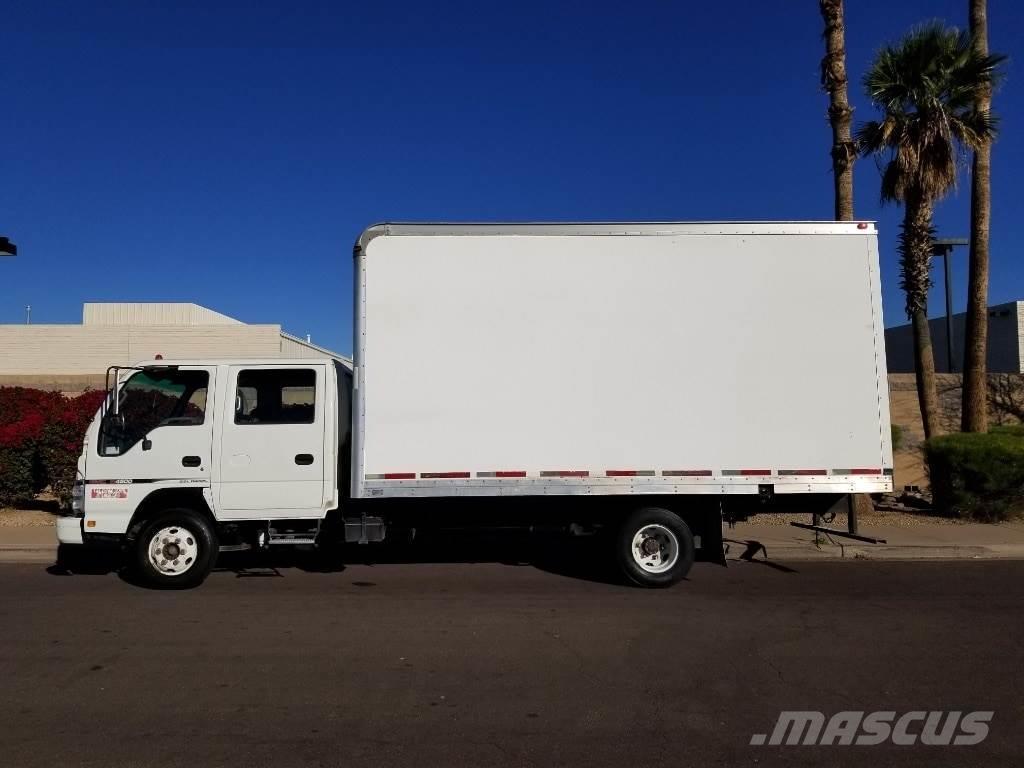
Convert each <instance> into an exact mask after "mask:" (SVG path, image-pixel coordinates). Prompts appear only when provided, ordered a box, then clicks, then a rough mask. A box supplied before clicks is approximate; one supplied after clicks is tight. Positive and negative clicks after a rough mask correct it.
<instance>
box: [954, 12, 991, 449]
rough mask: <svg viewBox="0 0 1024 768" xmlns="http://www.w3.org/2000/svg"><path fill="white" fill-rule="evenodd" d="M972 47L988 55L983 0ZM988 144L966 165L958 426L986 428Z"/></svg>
mask: <svg viewBox="0 0 1024 768" xmlns="http://www.w3.org/2000/svg"><path fill="white" fill-rule="evenodd" d="M968 3H969V5H970V8H969V11H970V31H971V39H972V41H973V43H974V51H975V53H976V54H977V55H978V56H980V57H986V56H988V14H987V8H986V5H987V3H986V0H968ZM974 103H975V110H976V111H978V112H981V113H983V114H990V110H991V108H992V85H991V83H982V84H981V86H980V87H979V88H978V90H977V93H976V94H975V99H974ZM991 160H992V143H991V141H988V140H985V141H982V142H981V145H980V146H979V147H978V148H977V149H975V150H974V161H973V163H972V167H971V250H970V255H969V257H968V278H967V322H966V328H965V329H964V340H965V344H964V391H963V409H962V411H961V414H962V416H961V421H960V428H961V429H962V430H963V431H964V432H987V431H988V387H987V381H986V379H987V377H986V376H985V356H986V351H987V349H988V232H989V216H990V214H991V209H992V200H991V194H992V190H991V182H990V163H991Z"/></svg>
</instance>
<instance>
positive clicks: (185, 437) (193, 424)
mask: <svg viewBox="0 0 1024 768" xmlns="http://www.w3.org/2000/svg"><path fill="white" fill-rule="evenodd" d="M216 371H217V369H216V368H214V367H209V368H207V367H204V366H192V365H187V366H186V365H183V366H167V367H160V366H152V367H148V368H145V369H143V370H138V371H135V372H134V373H132V374H131V375H130V376H129V377H128V379H127V380H126V381H125V382H124V383H123V384H122V385H121V389H120V393H119V408H118V413H117V414H115V413H114V409H113V408H112V407H108V409H107V412H106V414H105V415H104V418H103V421H102V422H101V425H100V430H99V436H98V440H97V446H96V453H97V454H98V455H92V456H90V457H89V474H90V476H91V478H103V479H104V480H107V481H108V482H110V483H121V484H124V485H135V484H138V485H140V486H141V488H142V489H145V490H146V491H149V490H152V489H153V488H154V486H159V485H167V484H170V485H175V484H180V483H185V482H187V483H195V484H200V485H202V484H206V483H208V482H209V480H210V474H211V473H210V457H211V444H212V442H213V441H212V436H213V421H214V419H213V418H212V416H213V411H212V410H211V409H212V408H213V406H214V403H213V402H212V400H213V398H212V397H210V393H212V392H214V391H215V390H214V379H215V375H216ZM93 482H94V483H101V484H102V482H103V480H93ZM139 493H142V491H141V490H140V491H139ZM103 498H108V497H103ZM114 498H119V497H118V496H114ZM139 499H141V496H140V497H139ZM139 499H136V503H137V501H138V500H139ZM95 506H96V504H94V507H95Z"/></svg>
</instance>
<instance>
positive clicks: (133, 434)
mask: <svg viewBox="0 0 1024 768" xmlns="http://www.w3.org/2000/svg"><path fill="white" fill-rule="evenodd" d="M209 380H210V374H209V373H207V372H206V371H182V370H175V369H172V368H165V369H152V370H143V371H138V372H136V373H133V374H132V375H131V377H129V379H128V381H126V382H125V383H124V384H123V385H121V391H120V394H119V397H118V413H117V414H114V412H113V409H112V408H108V409H107V412H106V413H105V414H104V416H103V421H102V423H101V428H100V439H99V452H100V455H102V456H118V455H120V454H122V453H124V452H125V451H127V450H129V449H130V448H131V447H132V446H134V445H135V444H136V443H138V442H139V441H140V440H142V439H143V438H145V437H146V436H147V435H148V434H149V433H150V432H151V431H152V430H154V429H156V428H157V427H188V426H195V425H197V424H202V423H203V421H204V419H205V417H206V391H207V386H208V384H209Z"/></svg>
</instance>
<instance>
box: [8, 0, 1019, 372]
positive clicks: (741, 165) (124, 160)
mask: <svg viewBox="0 0 1024 768" xmlns="http://www.w3.org/2000/svg"><path fill="white" fill-rule="evenodd" d="M966 7H967V0H958V1H957V2H951V1H950V2H939V1H934V2H926V1H925V0H904V1H903V2H898V3H894V2H892V0H884V1H883V0H858V1H857V2H853V1H851V2H849V3H848V8H847V27H848V32H847V47H848V54H849V55H848V67H849V71H850V74H851V79H852V86H853V87H852V92H851V97H852V99H853V100H854V102H855V106H856V108H857V109H856V113H855V119H856V120H858V121H861V120H866V119H869V118H870V117H871V116H872V112H871V110H870V107H869V106H868V105H867V103H866V101H865V99H864V97H863V95H862V93H861V88H860V82H859V80H860V75H861V74H862V73H863V71H864V69H865V68H866V66H867V63H868V62H869V61H870V59H871V56H872V54H873V53H874V52H875V51H876V50H877V48H878V46H879V45H881V44H882V43H883V42H884V41H886V40H891V39H895V38H897V37H899V36H900V35H901V34H902V33H903V32H904V31H905V30H906V29H908V28H909V27H910V26H911V25H912V24H914V23H916V22H918V21H921V20H924V19H929V18H941V19H945V20H946V21H948V22H949V23H952V24H958V25H961V26H965V25H966V17H965V13H966ZM2 9H3V10H2V18H3V19H4V22H3V46H4V63H3V65H2V69H0V97H2V101H0V103H2V104H3V119H2V120H0V234H3V235H7V236H9V237H10V238H11V239H12V240H14V241H15V242H16V243H17V244H18V246H19V248H20V250H21V255H19V256H18V257H17V258H16V259H13V260H11V259H6V260H3V261H0V322H22V321H23V319H24V306H25V305H26V304H31V305H32V307H33V321H34V322H77V321H79V319H80V315H81V304H82V302H84V301H195V302H197V303H200V304H203V305H206V306H209V307H211V308H213V309H216V310H218V311H221V312H224V313H226V314H229V315H232V316H234V317H238V318H239V319H242V320H245V321H247V322H279V323H281V324H282V325H283V326H284V328H285V330H288V331H290V332H292V333H295V334H302V335H304V334H306V333H310V334H312V336H313V340H314V341H317V342H319V343H321V344H324V345H326V346H329V347H331V348H334V349H336V350H339V351H342V352H348V351H350V350H351V338H350V337H351V274H350V270H351V245H352V242H353V241H354V239H355V238H356V236H357V235H358V234H359V232H360V231H361V230H362V229H363V227H365V226H366V225H368V224H370V223H373V222H377V221H381V220H616V219H638V220H643V219H652V220H674V219H678V220H701V219H827V218H830V217H831V215H832V180H831V176H830V166H829V159H828V147H829V142H830V133H829V127H828V124H827V121H826V115H825V111H826V107H827V97H826V95H825V94H824V93H822V92H821V91H820V89H819V86H818V61H819V59H820V57H821V55H822V51H823V44H822V41H821V20H820V17H819V15H818V10H817V3H816V2H813V1H812V0H807V2H804V3H795V2H792V3H791V2H786V3H764V2H753V1H752V0H751V1H749V2H747V3H682V2H634V3H628V4H626V3H614V4H613V3H604V2H581V3H575V2H572V3H570V2H539V3H535V2H530V1H527V0H519V1H518V2H516V3H509V4H505V5H501V4H491V3H480V2H473V3H469V2H466V3H451V2H443V1H442V2H437V3H425V2H420V3H403V2H378V3H351V4H349V3H343V2H323V3H320V2H305V1H303V0H292V2H288V3H283V2H281V3H270V2H264V3H251V2H235V3H218V2H213V1H212V0H210V1H209V2H176V3H159V2H145V1H140V0H134V1H132V2H109V1H104V0H97V2H89V3H84V2H69V3H52V2H45V0H36V1H33V0H28V1H22V0H4V2H3V3H2ZM989 17H990V26H991V35H990V37H991V45H992V48H993V49H994V50H999V51H1002V52H1005V53H1008V54H1010V55H1011V56H1015V55H1016V54H1017V53H1018V51H1017V50H1014V49H1013V48H1012V46H1013V44H1014V43H1015V42H1016V41H1018V40H1020V39H1024V24H1022V21H1024V7H1022V6H1021V5H1020V4H1019V3H1016V2H1011V1H1010V0H990V3H989ZM1018 73H1019V66H1018V62H1017V61H1016V60H1012V61H1011V62H1010V65H1009V67H1008V78H1007V80H1006V82H1005V84H1004V85H1003V87H1002V89H1001V90H1000V91H999V92H998V93H997V95H996V102H995V106H996V109H997V110H998V112H999V114H1000V115H1001V116H1002V126H1001V128H1002V136H1001V138H1000V140H999V142H998V144H997V145H996V148H995V151H994V159H993V168H994V170H993V194H994V205H993V225H992V286H991V298H992V300H993V302H998V301H1005V300H1010V299H1016V298H1024V259H1021V258H1020V257H1021V255H1022V254H1021V251H1020V245H1019V242H1020V241H1019V237H1018V234H1017V231H1016V226H1017V225H1018V223H1019V222H1018V219H1019V216H1020V210H1021V204H1020V201H1021V200H1024V138H1022V130H1021V128H1022V122H1024V100H1022V96H1021V91H1020V88H1019V86H1018V81H1019V74H1018ZM969 189H970V187H969V183H968V181H967V179H966V177H965V178H964V179H963V182H962V184H961V187H960V189H959V191H958V192H957V193H955V194H954V195H953V196H952V197H950V198H949V199H948V200H947V201H946V202H944V203H943V204H942V205H941V207H940V208H939V211H938V214H937V217H936V220H937V224H938V228H939V231H940V233H942V234H946V235H950V236H952V235H966V233H967V229H968V210H969V200H970V192H969ZM855 192H856V205H857V215H858V217H860V218H865V219H878V220H879V222H880V227H881V232H882V239H881V243H882V249H883V252H882V263H883V291H884V294H885V313H886V323H887V324H888V325H892V324H896V323H899V322H903V321H904V319H903V318H904V315H903V302H902V296H901V294H900V291H899V287H898V278H897V271H896V254H895V235H896V231H897V225H898V224H899V221H900V211H899V210H898V209H896V208H892V207H887V208H880V207H879V205H878V202H877V200H878V172H877V170H876V168H875V165H874V163H873V162H871V161H861V162H860V163H859V164H858V166H857V172H856V178H855ZM965 261H966V255H965V254H963V255H961V256H960V257H958V259H957V264H956V269H955V271H954V282H955V287H956V290H957V294H956V295H957V303H956V307H957V308H958V309H959V308H961V307H962V306H963V304H964V299H963V296H964V293H965V286H966V280H965V276H964V264H965ZM937 277H938V278H939V279H938V280H937V291H936V292H935V293H934V294H933V298H932V302H931V310H932V314H941V313H942V300H941V275H937ZM837 289H841V286H837Z"/></svg>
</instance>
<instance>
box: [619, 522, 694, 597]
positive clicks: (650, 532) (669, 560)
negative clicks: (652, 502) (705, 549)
mask: <svg viewBox="0 0 1024 768" xmlns="http://www.w3.org/2000/svg"><path fill="white" fill-rule="evenodd" d="M616 557H617V559H618V563H619V567H620V568H621V569H622V572H623V574H625V576H626V578H627V579H629V580H630V581H631V582H633V583H634V584H638V585H640V586H642V587H668V586H671V585H672V584H675V583H676V582H678V581H680V580H681V579H683V578H684V577H685V576H686V574H687V573H689V571H690V567H691V566H692V565H693V559H694V541H693V534H692V533H691V532H690V527H689V526H688V525H687V524H686V523H685V522H684V521H683V520H682V518H680V517H679V515H676V514H675V513H673V512H669V511H668V510H667V509H661V508H659V507H647V508H645V509H640V510H637V511H636V512H634V513H633V514H631V515H630V516H629V517H628V518H626V521H625V522H624V523H623V524H622V527H621V528H620V529H619V535H618V537H617V539H616Z"/></svg>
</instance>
